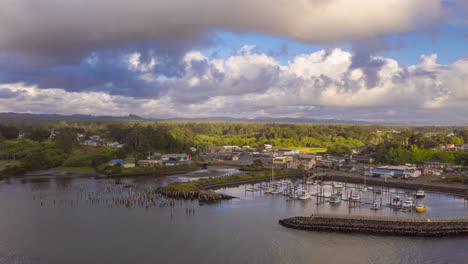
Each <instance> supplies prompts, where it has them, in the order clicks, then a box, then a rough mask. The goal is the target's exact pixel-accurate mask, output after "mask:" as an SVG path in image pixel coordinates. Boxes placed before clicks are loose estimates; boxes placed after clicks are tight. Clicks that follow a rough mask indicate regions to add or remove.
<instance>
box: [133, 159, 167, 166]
mask: <svg viewBox="0 0 468 264" xmlns="http://www.w3.org/2000/svg"><path fill="white" fill-rule="evenodd" d="M137 164H138V166H142V167H158V166H162V165H163V161H162V160H139V161H138V162H137Z"/></svg>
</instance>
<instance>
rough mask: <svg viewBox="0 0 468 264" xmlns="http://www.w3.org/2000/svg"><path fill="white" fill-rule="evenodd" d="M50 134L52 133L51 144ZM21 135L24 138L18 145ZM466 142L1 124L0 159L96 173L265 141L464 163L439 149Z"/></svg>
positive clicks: (458, 133) (406, 132) (379, 129)
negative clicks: (102, 143)
mask: <svg viewBox="0 0 468 264" xmlns="http://www.w3.org/2000/svg"><path fill="white" fill-rule="evenodd" d="M52 132H53V133H54V134H56V135H55V136H54V137H53V138H51V133H52ZM78 133H80V134H84V139H89V137H91V136H93V135H99V136H101V137H102V138H104V139H106V140H108V141H116V142H120V143H123V144H124V147H123V148H122V149H114V148H104V147H97V148H90V147H84V146H81V145H80V144H79V139H78V137H77V135H78ZM19 135H21V136H22V137H23V139H21V140H18V139H17V138H18V136H19ZM465 142H468V129H466V128H464V127H455V128H449V127H387V126H381V125H340V124H336V125H334V124H275V123H235V122H183V121H122V120H99V121H96V120H93V121H92V122H90V121H82V122H80V121H76V120H74V121H73V122H70V121H66V120H61V121H57V122H48V123H46V124H37V123H27V122H23V123H21V124H17V123H16V124H15V123H7V124H5V123H4V124H0V160H19V161H20V162H21V164H22V165H21V166H20V167H21V170H22V171H29V170H36V169H47V168H53V167H58V166H70V167H81V166H82V167H94V168H96V167H98V166H99V165H101V164H102V163H104V162H106V161H107V160H109V159H112V158H129V157H131V158H132V159H145V157H146V156H147V155H148V153H150V152H152V153H154V152H159V153H177V152H189V151H190V149H191V148H192V147H194V148H196V149H197V152H201V151H204V150H205V149H206V148H207V147H208V146H209V145H218V146H219V145H237V146H249V147H250V148H252V149H256V150H258V151H262V150H263V149H264V144H267V143H268V144H272V145H273V146H275V147H276V148H323V149H326V150H327V151H328V152H329V153H330V154H333V155H337V156H343V155H347V154H351V150H352V149H354V148H357V147H360V146H363V145H377V146H378V148H377V153H375V158H376V160H377V161H378V162H380V163H385V164H405V163H417V162H421V161H423V160H432V159H437V160H440V161H442V162H447V163H457V164H462V165H468V155H467V154H468V152H454V151H440V149H439V148H440V146H445V145H446V144H464V143H465ZM194 154H196V153H194ZM16 169H18V168H16Z"/></svg>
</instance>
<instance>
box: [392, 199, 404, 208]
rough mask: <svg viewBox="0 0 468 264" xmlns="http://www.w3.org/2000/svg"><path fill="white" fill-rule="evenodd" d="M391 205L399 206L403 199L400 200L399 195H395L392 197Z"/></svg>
mask: <svg viewBox="0 0 468 264" xmlns="http://www.w3.org/2000/svg"><path fill="white" fill-rule="evenodd" d="M391 205H392V207H397V208H398V207H401V206H402V205H403V200H401V197H400V196H395V197H393V200H392V204H391Z"/></svg>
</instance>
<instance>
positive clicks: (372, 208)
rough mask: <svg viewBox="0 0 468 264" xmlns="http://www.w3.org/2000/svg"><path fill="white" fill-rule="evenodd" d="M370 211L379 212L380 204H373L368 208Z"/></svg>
mask: <svg viewBox="0 0 468 264" xmlns="http://www.w3.org/2000/svg"><path fill="white" fill-rule="evenodd" d="M370 209H371V210H380V204H378V203H377V202H374V203H373V204H372V205H371V206H370Z"/></svg>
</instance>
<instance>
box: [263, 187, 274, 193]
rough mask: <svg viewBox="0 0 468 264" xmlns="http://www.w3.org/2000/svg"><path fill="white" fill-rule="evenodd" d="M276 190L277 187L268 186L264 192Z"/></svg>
mask: <svg viewBox="0 0 468 264" xmlns="http://www.w3.org/2000/svg"><path fill="white" fill-rule="evenodd" d="M274 191H275V189H274V188H273V187H267V188H266V189H265V190H264V191H263V193H273V192H274Z"/></svg>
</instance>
